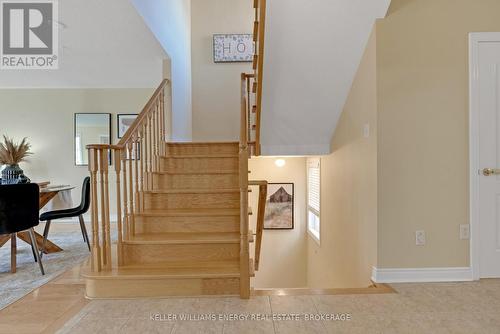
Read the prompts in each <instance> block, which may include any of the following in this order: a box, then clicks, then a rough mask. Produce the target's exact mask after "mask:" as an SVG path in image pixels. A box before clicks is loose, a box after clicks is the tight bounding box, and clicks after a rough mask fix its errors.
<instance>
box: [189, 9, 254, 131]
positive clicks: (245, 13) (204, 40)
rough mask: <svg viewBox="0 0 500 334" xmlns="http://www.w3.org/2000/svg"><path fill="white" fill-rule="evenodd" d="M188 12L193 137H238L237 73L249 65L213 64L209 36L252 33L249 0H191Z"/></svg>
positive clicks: (238, 84)
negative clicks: (190, 17) (189, 16)
mask: <svg viewBox="0 0 500 334" xmlns="http://www.w3.org/2000/svg"><path fill="white" fill-rule="evenodd" d="M191 13H192V19H191V29H192V30H191V38H192V44H191V49H192V85H193V139H194V140H195V141H196V140H197V141H217V140H235V139H238V136H239V121H240V95H241V93H240V74H241V73H242V72H249V71H251V64H250V63H225V64H215V63H214V60H213V48H212V36H213V34H217V33H252V31H253V29H252V28H253V21H254V11H253V7H252V2H251V1H248V0H192V3H191Z"/></svg>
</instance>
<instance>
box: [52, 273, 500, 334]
mask: <svg viewBox="0 0 500 334" xmlns="http://www.w3.org/2000/svg"><path fill="white" fill-rule="evenodd" d="M393 287H394V288H395V289H396V291H397V292H398V293H395V294H380V295H376V294H371V295H316V296H259V297H253V298H252V299H250V300H240V299H238V298H183V299H180V298H179V299H156V300H155V299H149V300H104V301H103V300H96V301H91V302H90V303H88V304H87V305H86V306H84V307H83V309H82V310H81V311H80V312H79V313H78V314H76V315H75V316H74V317H73V318H72V319H70V320H69V321H68V322H67V323H66V324H65V325H64V326H63V327H62V328H61V329H60V331H59V332H58V333H68V334H69V333H71V334H76V333H121V334H123V333H175V334H177V333H187V334H194V333H224V334H229V333H237V334H243V333H259V334H266V333H270V334H272V333H286V334H293V333H363V334H365V333H397V334H403V333H453V334H455V333H457V334H458V333H464V334H465V333H467V334H471V333H481V334H482V333H500V280H482V281H480V282H470V283H435V284H434V283H433V284H397V285H393ZM169 314H170V315H177V316H181V315H183V314H184V315H191V316H194V315H198V316H199V315H205V317H211V316H212V315H213V314H215V316H217V315H218V314H226V315H229V314H243V315H245V314H259V315H260V316H261V318H262V319H260V320H237V321H229V320H216V321H207V320H204V319H199V321H181V320H179V319H177V320H174V319H167V317H168V315H169ZM280 314H288V315H291V314H300V315H301V319H300V320H279V319H276V318H275V319H274V320H273V318H272V316H270V315H275V317H277V316H278V315H280ZM304 314H316V315H321V314H323V315H331V314H334V315H335V314H337V315H340V314H344V315H349V316H350V317H351V320H348V321H339V320H325V319H323V320H321V319H318V320H310V321H306V320H304V318H303V317H304ZM266 315H267V317H266ZM155 316H156V317H158V318H157V320H152V318H153V319H154V317H155Z"/></svg>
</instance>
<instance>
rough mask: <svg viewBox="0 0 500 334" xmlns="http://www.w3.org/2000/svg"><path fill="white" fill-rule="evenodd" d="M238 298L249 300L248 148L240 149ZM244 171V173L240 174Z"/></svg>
mask: <svg viewBox="0 0 500 334" xmlns="http://www.w3.org/2000/svg"><path fill="white" fill-rule="evenodd" d="M239 162H240V297H241V298H244V299H247V298H250V268H249V266H250V250H249V244H248V147H247V146H244V147H241V148H240V156H239ZM242 171H245V172H242Z"/></svg>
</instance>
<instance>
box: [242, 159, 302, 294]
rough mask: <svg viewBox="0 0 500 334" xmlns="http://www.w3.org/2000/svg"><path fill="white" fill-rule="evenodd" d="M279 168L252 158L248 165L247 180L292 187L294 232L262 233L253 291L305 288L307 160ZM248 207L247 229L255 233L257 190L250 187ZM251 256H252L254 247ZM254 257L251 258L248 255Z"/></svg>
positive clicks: (270, 161)
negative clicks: (266, 181) (250, 211)
mask: <svg viewBox="0 0 500 334" xmlns="http://www.w3.org/2000/svg"><path fill="white" fill-rule="evenodd" d="M284 159H285V161H286V165H285V166H284V167H282V168H279V167H277V166H276V165H275V164H274V161H275V160H276V158H269V157H268V158H264V157H260V158H255V157H254V158H252V159H251V160H250V163H249V169H250V171H251V174H250V179H252V180H262V179H264V180H268V181H269V182H275V183H281V182H284V183H290V182H292V183H294V192H295V198H294V217H295V218H294V223H295V227H294V229H293V230H279V231H272V230H264V234H263V238H262V253H261V263H260V269H259V271H257V272H256V276H255V278H253V279H252V286H253V287H255V288H298V287H306V286H307V279H306V275H307V269H306V268H307V256H306V216H305V212H306V210H305V201H306V160H305V158H284ZM252 188H253V191H252V193H250V200H249V204H250V206H251V207H252V208H253V212H254V215H252V216H250V222H251V224H250V226H251V229H252V230H253V231H255V222H256V218H257V215H256V213H257V207H258V206H257V203H258V187H252ZM250 254H255V253H254V248H253V245H252V247H251V251H250ZM251 257H253V255H251Z"/></svg>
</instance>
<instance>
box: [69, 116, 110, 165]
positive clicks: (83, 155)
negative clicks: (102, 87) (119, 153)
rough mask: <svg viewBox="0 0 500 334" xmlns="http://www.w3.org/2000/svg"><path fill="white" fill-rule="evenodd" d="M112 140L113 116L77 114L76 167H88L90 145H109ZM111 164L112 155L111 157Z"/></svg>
mask: <svg viewBox="0 0 500 334" xmlns="http://www.w3.org/2000/svg"><path fill="white" fill-rule="evenodd" d="M110 138H111V114H75V165H77V166H86V165H88V163H89V161H88V152H87V149H86V148H85V147H86V146H87V145H90V144H109V143H110ZM109 158H110V159H109V161H110V163H111V153H110V157H109Z"/></svg>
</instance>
